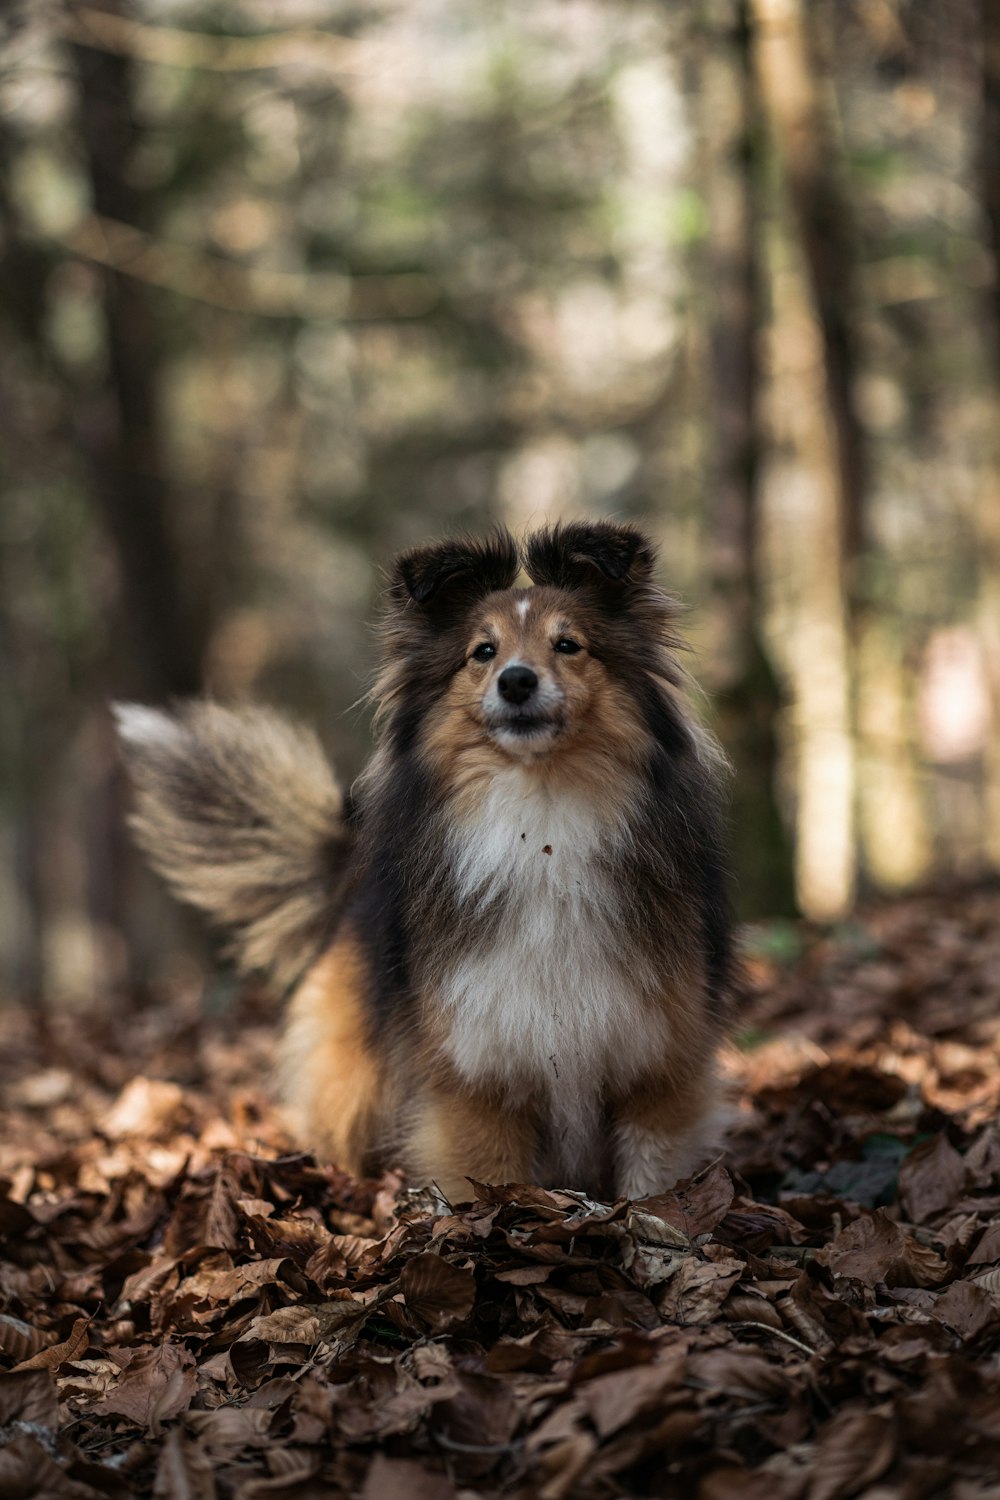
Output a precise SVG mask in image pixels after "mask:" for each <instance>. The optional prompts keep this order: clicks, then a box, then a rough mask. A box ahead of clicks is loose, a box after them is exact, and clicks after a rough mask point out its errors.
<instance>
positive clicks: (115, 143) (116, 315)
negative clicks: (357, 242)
mask: <svg viewBox="0 0 1000 1500" xmlns="http://www.w3.org/2000/svg"><path fill="white" fill-rule="evenodd" d="M104 8H105V9H114V10H117V11H120V12H121V13H123V14H124V13H126V12H127V9H128V7H127V4H125V3H122V0H105V5H104ZM72 50H73V56H74V61H75V68H76V75H77V81H78V89H79V121H80V133H81V137H82V141H83V146H84V152H85V156H86V162H87V168H88V172H89V177H90V184H91V191H92V194H93V206H94V211H95V213H96V214H97V215H98V216H99V217H100V218H103V219H108V220H111V221H112V222H116V223H122V224H128V225H130V226H133V227H135V228H140V229H141V228H142V227H143V224H142V218H143V214H142V209H143V201H142V196H141V194H140V193H139V192H137V191H136V189H135V188H134V187H133V186H132V185H131V182H130V177H129V172H130V166H131V160H132V152H133V144H134V140H135V123H134V118H133V102H132V86H131V85H132V79H131V60H130V59H129V58H128V57H126V56H124V55H117V54H114V53H110V52H105V51H101V50H99V49H98V48H97V47H88V46H84V45H82V44H74V46H73V49H72ZM100 274H101V277H102V306H103V319H104V328H105V335H106V339H107V348H108V359H109V366H110V381H109V388H108V391H107V393H106V402H105V403H102V404H101V406H100V409H96V410H95V409H93V408H91V410H90V411H88V412H85V413H84V415H83V418H82V423H81V426H82V431H81V433H80V438H81V440H82V442H83V445H84V448H85V451H86V452H87V454H88V457H89V459H90V462H91V465H92V468H93V472H94V492H95V496H96V499H97V502H98V505H99V508H100V510H101V513H102V515H103V518H104V521H105V524H106V526H107V528H108V532H109V534H110V537H111V539H112V542H113V544H114V547H115V550H116V553H117V556H118V562H119V567H120V571H121V590H122V599H123V603H124V612H125V628H126V631H127V632H128V635H129V644H130V646H131V648H132V650H133V652H134V654H135V656H136V657H137V659H138V679H139V680H138V682H137V687H138V688H139V690H140V691H143V692H147V693H149V694H150V695H151V696H154V697H162V696H165V695H169V694H188V693H194V692H196V691H197V690H198V688H199V686H200V682H201V654H202V643H203V640H204V633H205V625H206V622H205V621H204V619H199V618H198V612H197V611H196V609H195V601H194V600H193V599H191V598H190V597H185V592H184V587H183V576H184V575H183V570H182V566H181V559H180V557H179V554H178V549H177V546H176V543H175V540H174V537H173V534H172V532H171V528H170V525H169V523H168V505H169V493H168V481H167V468H166V464H165V461H164V453H163V444H162V440H161V435H160V426H159V413H158V367H159V363H160V360H159V354H160V350H159V340H158V331H157V328H156V322H155V319H154V317H153V315H152V310H151V308H150V305H149V292H148V289H147V288H146V287H145V286H144V285H143V284H142V283H141V282H139V281H138V280H135V279H134V278H131V277H129V276H128V275H126V274H124V273H123V272H121V271H117V270H111V269H108V268H104V269H102V270H101V273H100Z"/></svg>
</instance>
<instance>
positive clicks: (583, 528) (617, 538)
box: [524, 521, 656, 593]
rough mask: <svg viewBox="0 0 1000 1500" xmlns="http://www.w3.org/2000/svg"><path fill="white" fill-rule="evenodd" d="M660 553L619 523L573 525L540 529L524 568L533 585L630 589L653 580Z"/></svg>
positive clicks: (529, 547) (634, 530) (614, 590)
mask: <svg viewBox="0 0 1000 1500" xmlns="http://www.w3.org/2000/svg"><path fill="white" fill-rule="evenodd" d="M655 563H656V549H655V547H654V546H653V544H652V542H651V541H650V540H649V538H648V537H647V536H645V535H644V533H643V532H641V531H639V530H638V528H637V527H635V526H629V525H628V524H626V523H623V524H621V525H619V524H618V523H617V522H615V521H573V522H570V523H569V525H565V526H552V527H546V529H545V530H544V531H537V532H536V533H535V535H534V536H533V537H531V538H530V539H529V541H528V544H527V547H526V549H525V560H524V566H525V571H526V572H527V574H528V577H529V578H530V579H531V581H532V582H533V583H548V584H553V585H555V587H556V588H563V589H574V588H587V587H588V586H589V587H593V586H594V585H597V586H598V587H600V588H601V590H602V592H603V591H610V592H612V593H618V592H619V591H623V590H625V591H627V589H628V585H630V584H642V583H647V582H648V581H649V579H650V578H651V577H652V576H653V568H654V566H655Z"/></svg>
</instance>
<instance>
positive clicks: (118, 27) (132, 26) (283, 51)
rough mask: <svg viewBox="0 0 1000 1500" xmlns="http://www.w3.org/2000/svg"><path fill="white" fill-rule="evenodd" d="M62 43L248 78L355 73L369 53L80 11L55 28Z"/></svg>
mask: <svg viewBox="0 0 1000 1500" xmlns="http://www.w3.org/2000/svg"><path fill="white" fill-rule="evenodd" d="M60 34H61V36H62V38H63V40H65V41H68V42H75V43H76V44H77V45H78V46H82V47H94V48H97V49H99V50H101V51H103V52H112V53H115V54H116V55H118V56H127V57H133V58H135V59H136V60H137V61H139V62H145V63H157V64H159V65H161V66H164V67H169V68H201V69H205V70H207V71H209V72H213V73H252V72H259V71H262V70H263V71H268V70H271V69H276V68H288V67H303V68H309V69H312V70H313V71H316V70H319V71H322V72H328V73H353V72H356V71H359V70H360V63H361V59H362V56H363V54H364V53H365V52H366V51H370V48H369V47H367V46H366V44H365V43H364V42H359V41H356V40H355V39H354V38H352V37H342V36H333V35H331V33H330V32H327V31H280V32H273V33H271V34H269V35H266V36H233V37H219V36H209V35H207V34H205V33H202V32H197V31H182V30H179V29H178V28H176V27H173V26H149V25H146V24H145V22H143V21H137V20H135V19H134V18H133V17H131V16H121V15H115V14H113V13H112V12H109V11H103V10H98V9H96V8H95V7H92V6H87V5H82V6H79V7H77V8H75V9H73V10H71V11H70V12H69V13H68V14H67V15H66V17H65V19H64V21H63V24H62V26H61V28H60Z"/></svg>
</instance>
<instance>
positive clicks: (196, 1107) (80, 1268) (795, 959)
mask: <svg viewBox="0 0 1000 1500" xmlns="http://www.w3.org/2000/svg"><path fill="white" fill-rule="evenodd" d="M748 947H749V956H748V976H749V985H748V987H749V991H750V993H749V995H748V998H747V1000H746V1003H745V1005H744V1006H743V1008H742V1011H741V1014H740V1017H739V1021H738V1030H737V1033H736V1039H735V1044H734V1046H733V1047H732V1049H731V1050H730V1051H729V1052H728V1054H727V1056H726V1059H725V1068H726V1073H727V1076H728V1079H729V1082H730V1085H731V1091H732V1097H733V1115H732V1121H731V1126H730V1129H729V1132H728V1137H727V1141H726V1144H725V1149H724V1151H723V1153H722V1155H721V1156H720V1158H719V1160H718V1161H717V1162H715V1163H714V1164H713V1165H712V1166H711V1167H709V1168H708V1169H707V1170H706V1171H705V1172H703V1173H702V1174H701V1175H700V1176H698V1177H697V1178H695V1179H694V1180H693V1181H691V1182H690V1183H687V1184H684V1185H681V1186H679V1187H678V1188H676V1189H675V1190H674V1191H672V1192H667V1193H664V1194H662V1195H660V1196H658V1197H655V1198H650V1199H647V1200H645V1201H643V1202H639V1203H627V1202H618V1203H594V1202H590V1201H588V1200H587V1199H586V1198H584V1197H583V1196H581V1195H580V1194H576V1193H571V1192H544V1191H541V1190H540V1189H537V1188H534V1187H530V1186H523V1185H522V1186H518V1185H495V1184H494V1185H491V1184H479V1185H477V1186H476V1188H475V1201H474V1202H472V1204H471V1205H458V1206H455V1207H451V1206H449V1205H447V1204H445V1203H443V1202H442V1201H440V1200H436V1199H435V1198H434V1197H433V1195H431V1194H428V1193H414V1192H407V1191H406V1190H404V1187H403V1184H402V1183H401V1182H400V1180H399V1179H398V1178H395V1177H392V1176H388V1177H386V1178H384V1179H383V1180H381V1181H379V1182H358V1181H354V1180H352V1179H350V1178H349V1177H347V1176H346V1175H345V1174H343V1173H342V1172H339V1171H337V1170H336V1169H334V1168H332V1167H330V1166H327V1165H324V1164H322V1163H317V1162H316V1161H315V1160H314V1159H313V1158H312V1157H310V1156H308V1155H306V1154H303V1153H301V1152H298V1151H296V1150H295V1149H294V1146H293V1144H292V1143H291V1142H290V1141H289V1140H288V1138H287V1137H286V1136H285V1135H283V1133H282V1130H281V1127H280V1124H279V1122H278V1120H277V1117H276V1115H275V1114H274V1112H273V1109H272V1107H271V1105H270V1103H269V1098H268V1092H267V1086H266V1085H267V1079H268V1076H269V1069H270V1059H271V1056H272V1052H273V1024H272V1023H271V1021H270V1020H269V1018H268V1017H267V1016H266V1015H265V1014H264V1013H263V1012H262V1011H261V1010H260V1009H259V1008H258V1009H255V1008H254V1006H253V1004H252V1002H251V1001H247V1002H244V1004H243V1008H242V1010H240V1011H239V1012H237V1013H229V1014H227V1015H225V1016H224V1017H221V1018H216V1019H214V1020H212V1019H205V1018H202V1017H199V1016H196V1015H194V1014H187V1013H186V1011H185V1006H184V1003H183V1002H182V1001H180V1000H178V999H176V998H175V999H174V1002H173V1003H172V1004H171V1005H170V1006H164V1005H160V1006H151V1005H150V1006H147V1007H146V1008H145V1009H141V1010H138V1011H136V1012H134V1013H132V1014H130V1015H129V1016H127V1017H126V1018H125V1019H120V1020H119V1021H117V1022H116V1023H115V1024H114V1025H111V1024H110V1023H103V1024H101V1025H100V1026H97V1025H95V1024H94V1023H93V1022H92V1021H90V1020H86V1021H84V1020H81V1019H80V1018H76V1019H74V1018H72V1017H71V1016H68V1015H67V1016H58V1017H56V1018H50V1020H49V1022H48V1023H47V1025H46V1026H44V1027H42V1026H40V1025H39V1024H38V1022H37V1019H36V1020H33V1019H32V1017H31V1016H30V1015H29V1014H28V1013H26V1012H24V1011H19V1010H17V1009H9V1010H7V1011H5V1012H3V1013H0V1049H2V1057H0V1080H2V1082H3V1085H4V1100H5V1104H4V1109H3V1135H2V1141H0V1497H16V1500H31V1497H39V1500H40V1497H46V1500H61V1497H72V1500H98V1497H102V1496H111V1497H119V1496H122V1497H124V1496H147V1495H153V1496H157V1497H175V1496H176V1497H180V1500H185V1497H191V1500H213V1497H219V1500H228V1497H234V1500H254V1497H258V1496H259V1497H264V1496H282V1495H294V1496H296V1497H302V1500H309V1497H311V1496H338V1495H343V1496H360V1497H362V1500H448V1497H456V1496H457V1497H461V1496H480V1495H482V1496H505V1497H507V1496H518V1497H524V1500H527V1497H538V1500H563V1497H567V1500H569V1497H594V1500H599V1497H606V1496H645V1495H650V1496H671V1497H681V1500H684V1497H688V1496H690V1497H697V1500H743V1497H749V1500H799V1497H801V1500H835V1497H839V1496H853V1495H866V1496H877V1497H878V1500H897V1497H901V1500H910V1497H912V1500H923V1497H932V1496H949V1497H952V1500H1000V1129H998V1126H997V1123H996V1122H997V1114H998V1104H1000V1005H998V999H1000V891H998V890H997V889H995V888H993V889H989V888H977V889H974V890H966V891H962V892H957V893H954V894H951V895H947V896H937V897H929V896H928V897H920V898H913V899H909V900H906V901H902V902H896V903H893V904H890V905H883V906H880V907H878V908H876V909H873V910H871V911H868V912H865V913H863V914H862V915H861V916H860V917H859V918H858V919H856V920H855V921H854V922H852V923H851V924H850V925H848V926H845V927H843V928H841V929H839V930H837V931H836V932H834V933H810V932H808V931H806V930H805V929H799V928H791V927H790V928H771V929H767V930H762V931H760V932H758V933H754V934H751V935H750V938H749V942H748ZM470 1192H471V1189H470Z"/></svg>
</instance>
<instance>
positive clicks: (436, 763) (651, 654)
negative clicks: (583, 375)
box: [118, 522, 734, 1202]
mask: <svg viewBox="0 0 1000 1500" xmlns="http://www.w3.org/2000/svg"><path fill="white" fill-rule="evenodd" d="M522 564H523V569H524V572H525V573H526V574H527V576H528V578H529V579H530V580H531V586H530V587H518V586H517V581H518V575H519V573H520V571H521V568H522ZM654 571H655V552H654V548H653V546H652V545H651V543H650V541H649V539H648V538H647V537H646V536H645V535H644V534H643V533H642V532H641V531H639V530H638V529H636V528H634V527H632V526H630V525H619V524H615V523H611V522H596V523H571V524H564V525H558V526H554V527H551V528H546V529H543V530H541V531H538V532H536V533H535V534H533V535H532V536H530V537H529V538H528V540H527V542H526V544H525V546H524V548H523V552H519V549H518V546H517V544H516V543H515V541H514V539H513V537H512V536H511V535H510V534H509V533H508V532H507V531H505V530H497V531H496V532H494V533H492V534H491V535H489V536H487V537H486V538H485V539H459V540H450V541H445V542H442V543H440V544H438V545H434V546H426V547H418V548H415V549H413V550H411V551H408V552H406V553H404V554H403V555H402V556H400V557H399V558H398V559H397V560H396V562H395V564H394V566H393V568H392V572H391V576H390V580H389V586H388V590H387V602H386V609H385V614H384V620H383V624H382V635H381V667H380V670H379V673H378V677H377V681H376V683H375V687H374V689H373V693H372V697H373V700H374V703H375V709H376V713H375V720H376V732H377V748H376V749H375V752H374V754H373V756H372V758H371V760H370V762H369V764H368V766H367V768H366V769H365V770H364V771H363V773H362V775H361V776H360V778H359V779H358V781H357V782H356V784H355V785H354V786H353V788H352V789H351V791H350V793H349V794H346V795H345V794H344V793H343V792H342V791H341V790H340V788H339V786H338V784H337V782H336V781H335V779H334V776H333V773H332V771H331V770H330V768H329V765H328V763H327V761H326V760H325V758H324V756H323V754H322V752H321V750H320V748H319V744H318V742H317V740H316V739H315V737H314V736H312V735H311V734H309V733H308V732H306V731H304V730H302V729H299V728H297V727H294V726H292V725H290V724H289V723H287V722H286V721H284V720H283V719H281V718H279V717H277V716H276V715H274V714H273V713H271V712H270V711H268V710H265V709H262V708H257V707H247V708H238V709H229V708H223V707H220V706H218V705H216V704H213V703H209V702H193V703H189V704H187V705H186V706H182V707H181V708H180V710H179V711H178V712H177V713H176V714H175V715H172V716H170V715H167V714H164V713H161V712H159V711H157V710H153V709H149V708H145V707H141V706H137V705H124V706H122V707H121V708H120V709H119V710H118V714H119V724H120V732H121V737H122V740H123V744H124V752H125V758H126V761H127V764H128V767H129V770H130V772H131V777H132V781H133V784H134V789H135V812H134V815H133V819H132V824H133V828H134V832H135V834H136V836H137V838H138V842H139V843H140V845H141V846H142V847H143V848H144V850H145V851H146V853H147V854H148V856H149V857H150V860H151V862H152V864H153V865H154V867H155V868H156V869H157V870H158V871H159V872H160V873H161V874H162V875H163V876H164V877H165V878H166V880H167V881H168V882H169V884H170V885H171V886H172V887H173V889H174V891H175V892H176V894H177V895H179V896H180V897H181V898H183V899H184V900H186V901H188V902H190V903H192V904H193V905H194V906H196V907H199V908H201V910H202V911H203V912H205V913H206V914H207V915H208V917H209V918H210V919H211V921H212V922H213V923H214V924H215V925H216V926H217V927H219V928H221V929H224V930H225V931H227V932H228V934H229V943H230V953H231V955H232V957H233V958H234V959H235V962H236V964H237V967H238V968H239V969H240V970H242V971H251V970H258V971H259V970H263V971H267V972H269V973H270V974H271V976H272V978H273V979H274V980H275V981H276V983H277V984H278V985H280V986H281V987H283V988H285V989H287V990H290V991H291V1000H290V1008H289V1013H288V1017H287V1021H286V1025H285V1032H284V1040H283V1044H282V1049H281V1053H282V1055H281V1073H282V1077H283V1087H284V1094H285V1098H286V1101H287V1104H288V1107H289V1109H290V1111H291V1114H292V1117H293V1119H294V1121H295V1123H296V1128H297V1130H298V1132H299V1134H300V1135H301V1137H302V1139H303V1141H304V1142H306V1143H308V1144H309V1145H310V1146H311V1147H313V1148H315V1150H316V1151H317V1152H319V1153H322V1154H323V1155H325V1156H326V1157H328V1158H330V1159H332V1160H334V1161H336V1162H337V1163H338V1164H340V1165H341V1166H343V1167H345V1168H347V1169H349V1170H351V1171H353V1172H355V1173H358V1174H369V1175H370V1174H374V1173H376V1172H378V1171H380V1170H382V1169H383V1168H385V1167H386V1166H387V1165H390V1164H391V1165H396V1166H400V1167H402V1168H403V1169H404V1170H405V1171H406V1173H407V1174H408V1176H409V1177H410V1178H411V1180H413V1181H415V1182H420V1183H434V1184H436V1185H437V1186H438V1188H439V1189H440V1191H441V1192H442V1193H443V1194H444V1195H445V1197H446V1198H447V1199H449V1200H450V1201H452V1202H455V1201H459V1200H463V1199H468V1198H469V1196H470V1190H469V1183H470V1180H471V1181H472V1182H473V1183H483V1182H493V1183H497V1182H533V1183H536V1184H539V1185H541V1186H561V1187H570V1188H575V1189H578V1190H580V1191H582V1192H584V1193H586V1194H587V1195H589V1196H590V1197H592V1198H605V1199H608V1198H612V1197H615V1196H619V1195H625V1196H627V1197H630V1198H641V1197H644V1196H649V1195H651V1194H655V1193H657V1192H659V1191H662V1190H664V1189H666V1188H668V1187H670V1186H671V1185H672V1184H673V1183H674V1182H676V1181H677V1180H678V1179H680V1178H682V1177H684V1176H686V1175H688V1174H690V1173H691V1172H692V1171H693V1170H694V1169H695V1168H696V1167H697V1166H699V1165H700V1164H701V1163H702V1161H703V1159H704V1157H705V1155H706V1152H707V1151H708V1149H709V1147H710V1145H711V1141H710V1135H711V1129H712V1121H713V1118H714V1116H715V1114H716V1108H717V1088H716V1083H715V1066H714V1063H715V1056H716V1052H717V1048H718V1045H719V1042H720V1039H721V1036H722V1034H723V1031H724V1028H725V1023H726V1016H727V1011H728V1009H729V1004H730V999H731V995H732V992H733V985H734V973H733V957H732V920H731V914H730V905H729V891H728V886H729V875H728V870H727V861H726V852H725V846H724V835H723V827H724V803H725V786H726V762H725V758H724V756H723V754H722V752H721V750H720V749H719V747H718V746H717V744H716V742H715V741H714V740H713V739H712V737H711V736H710V735H709V734H708V733H707V732H706V730H705V729H704V728H703V727H702V726H701V725H700V724H699V722H698V721H697V719H696V718H695V716H694V715H693V713H692V711H691V709H690V707H689V704H688V701H687V694H686V677H685V674H684V672H683V671H682V669H681V667H680V666H679V663H678V656H677V653H678V650H679V648H680V647H681V644H682V643H681V641H680V638H679V636H678V634H677V630H676V621H677V615H678V609H677V606H676V605H675V603H674V602H673V601H672V600H671V599H670V598H669V597H668V596H667V595H666V594H665V593H664V592H662V590H661V589H660V588H659V587H658V586H657V585H656V583H655V581H654Z"/></svg>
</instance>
